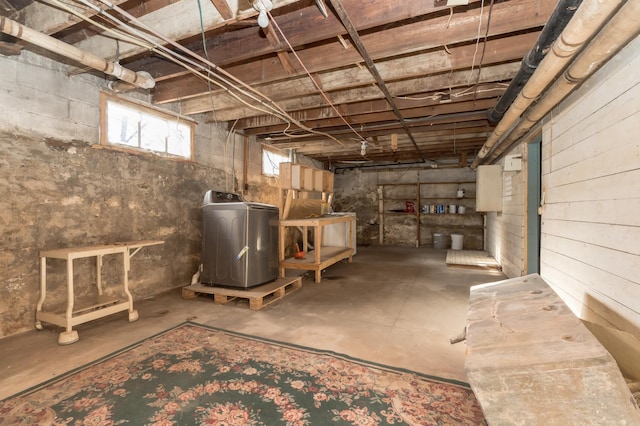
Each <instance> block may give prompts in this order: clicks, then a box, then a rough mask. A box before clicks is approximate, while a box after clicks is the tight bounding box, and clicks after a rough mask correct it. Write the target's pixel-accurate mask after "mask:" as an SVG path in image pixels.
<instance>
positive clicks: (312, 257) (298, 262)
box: [279, 214, 356, 283]
mask: <svg viewBox="0 0 640 426" xmlns="http://www.w3.org/2000/svg"><path fill="white" fill-rule="evenodd" d="M336 223H346V224H347V225H348V226H349V231H348V236H347V237H346V238H345V239H346V242H347V245H346V246H344V247H334V246H323V245H322V241H323V237H322V233H323V227H325V226H327V225H333V224H336ZM355 224H356V217H355V216H353V215H340V214H334V215H327V216H324V217H317V218H309V219H288V220H281V221H280V236H279V240H280V247H279V248H280V250H279V251H280V253H279V259H280V276H281V277H284V276H285V273H286V270H287V269H302V270H306V271H314V272H315V281H316V282H317V283H319V282H320V281H321V280H322V270H323V269H326V268H328V267H329V266H331V265H333V264H335V263H337V262H339V261H341V260H343V259H347V260H348V261H349V262H351V261H352V259H353V253H354V252H355V247H353V240H354V239H353V235H354V232H355ZM291 226H293V227H300V228H302V251H303V252H304V253H305V258H304V259H295V258H293V257H290V258H286V259H285V257H284V256H285V247H284V240H285V232H286V228H287V227H291ZM309 228H311V229H312V230H313V240H314V242H315V247H314V249H313V250H312V251H308V243H307V229H309Z"/></svg>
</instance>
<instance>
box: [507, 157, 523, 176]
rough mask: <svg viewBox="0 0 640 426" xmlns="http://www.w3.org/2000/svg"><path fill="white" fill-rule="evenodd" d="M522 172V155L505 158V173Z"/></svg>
mask: <svg viewBox="0 0 640 426" xmlns="http://www.w3.org/2000/svg"><path fill="white" fill-rule="evenodd" d="M520 170H522V155H520V154H517V155H507V156H506V157H504V171H505V172H519V171H520Z"/></svg>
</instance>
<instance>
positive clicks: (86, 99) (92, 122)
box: [0, 51, 106, 143]
mask: <svg viewBox="0 0 640 426" xmlns="http://www.w3.org/2000/svg"><path fill="white" fill-rule="evenodd" d="M104 86H106V84H105V80H103V79H101V78H98V77H94V76H92V75H75V76H67V74H66V70H65V69H64V67H62V66H61V65H60V64H58V63H57V62H55V61H51V60H49V59H47V58H43V57H41V56H38V55H36V54H34V53H31V52H28V51H24V52H22V53H21V54H20V55H19V56H11V57H2V58H0V105H1V106H2V109H3V111H4V112H3V113H2V114H0V130H5V131H16V130H17V131H21V130H27V131H32V130H33V131H37V132H38V133H40V134H42V135H47V137H51V138H54V139H58V140H79V141H95V142H97V141H98V134H99V127H98V123H100V109H99V105H100V103H99V96H100V91H99V89H100V88H101V87H104ZM95 142H94V143H95Z"/></svg>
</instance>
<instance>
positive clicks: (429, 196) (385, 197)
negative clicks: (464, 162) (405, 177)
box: [378, 181, 484, 248]
mask: <svg viewBox="0 0 640 426" xmlns="http://www.w3.org/2000/svg"><path fill="white" fill-rule="evenodd" d="M458 189H464V190H465V195H464V197H462V198H458V197H457V191H458ZM407 201H410V202H413V203H414V205H415V211H414V212H413V213H409V212H402V211H397V210H401V209H404V207H405V203H406V202H407ZM451 204H455V205H456V206H460V205H463V206H464V207H465V213H464V214H459V213H449V205H451ZM424 205H427V206H432V205H443V206H444V210H445V212H444V213H440V214H438V213H425V212H423V211H422V208H423V206H424ZM378 214H379V235H380V237H379V243H380V244H384V242H385V227H388V226H389V224H390V223H391V222H392V221H395V222H399V219H398V218H399V217H401V216H404V217H405V218H411V221H412V222H413V224H414V226H415V246H416V247H419V246H421V245H427V244H428V243H429V241H431V233H432V232H442V233H445V234H451V233H466V234H470V233H471V234H473V235H474V236H476V234H477V239H478V240H480V239H482V234H483V229H484V225H483V220H482V215H481V214H479V213H477V212H476V211H475V181H455V182H451V181H447V182H412V183H394V184H382V185H379V186H378ZM399 226H402V223H400V224H399ZM425 227H429V228H430V232H428V233H425V232H424V228H425ZM471 243H472V242H471ZM470 245H473V244H470ZM478 248H480V247H478Z"/></svg>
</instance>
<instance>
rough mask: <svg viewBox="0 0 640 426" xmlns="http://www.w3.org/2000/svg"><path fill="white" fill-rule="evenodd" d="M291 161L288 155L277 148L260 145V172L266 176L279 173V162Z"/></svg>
mask: <svg viewBox="0 0 640 426" xmlns="http://www.w3.org/2000/svg"><path fill="white" fill-rule="evenodd" d="M288 161H291V160H290V159H289V155H288V154H287V153H286V152H284V151H280V150H279V149H275V148H271V147H267V146H265V145H263V146H262V174H264V175H267V176H279V175H280V163H286V162H288Z"/></svg>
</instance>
